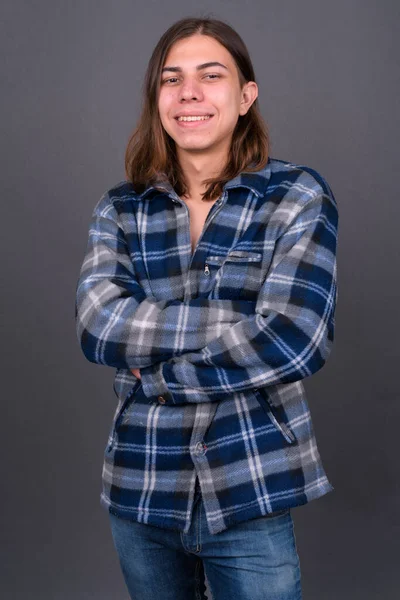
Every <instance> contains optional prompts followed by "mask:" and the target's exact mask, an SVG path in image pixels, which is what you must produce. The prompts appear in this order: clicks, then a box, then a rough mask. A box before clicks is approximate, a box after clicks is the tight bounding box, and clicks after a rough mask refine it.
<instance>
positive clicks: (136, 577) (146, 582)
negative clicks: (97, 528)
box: [109, 488, 302, 600]
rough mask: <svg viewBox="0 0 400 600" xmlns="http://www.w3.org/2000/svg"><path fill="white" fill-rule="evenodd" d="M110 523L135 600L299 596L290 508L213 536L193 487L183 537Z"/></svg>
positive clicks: (288, 599) (292, 599) (283, 599)
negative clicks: (192, 501)
mask: <svg viewBox="0 0 400 600" xmlns="http://www.w3.org/2000/svg"><path fill="white" fill-rule="evenodd" d="M109 517H110V523H111V531H112V536H113V540H114V545H115V548H116V550H117V554H118V558H119V562H120V565H121V570H122V573H123V576H124V579H125V583H126V586H127V588H128V590H129V594H130V597H131V598H132V599H133V600H203V599H205V600H206V599H207V598H208V597H209V596H207V595H206V592H207V593H208V592H211V597H212V600H232V598H235V599H237V600H301V598H302V594H301V582H300V561H299V557H298V554H297V548H296V541H295V534H294V523H293V521H292V516H291V513H290V509H288V510H284V511H277V512H276V513H273V514H272V515H271V516H266V517H261V518H256V519H251V520H249V521H245V522H242V523H238V524H237V525H234V526H231V527H229V528H228V529H226V530H225V531H222V532H220V533H217V534H216V535H211V534H210V533H209V531H208V528H207V522H206V515H205V511H204V505H203V500H202V496H201V493H200V492H199V491H198V488H196V495H195V506H194V509H193V519H192V522H191V525H190V530H189V532H188V533H183V532H179V531H173V530H171V529H163V528H160V527H155V526H153V525H146V524H144V523H138V522H136V521H130V520H127V519H121V518H119V517H117V516H115V515H113V514H112V513H109ZM205 581H206V583H207V590H206V586H205Z"/></svg>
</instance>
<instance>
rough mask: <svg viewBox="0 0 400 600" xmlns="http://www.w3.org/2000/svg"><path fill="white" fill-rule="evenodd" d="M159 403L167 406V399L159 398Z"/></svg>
mask: <svg viewBox="0 0 400 600" xmlns="http://www.w3.org/2000/svg"><path fill="white" fill-rule="evenodd" d="M158 401H159V403H160V404H165V403H166V399H165V398H164V396H158Z"/></svg>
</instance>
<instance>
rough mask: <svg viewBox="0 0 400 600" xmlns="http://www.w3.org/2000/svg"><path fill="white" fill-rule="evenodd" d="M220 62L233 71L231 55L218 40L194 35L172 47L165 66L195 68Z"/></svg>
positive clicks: (233, 64)
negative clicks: (211, 62) (202, 64)
mask: <svg viewBox="0 0 400 600" xmlns="http://www.w3.org/2000/svg"><path fill="white" fill-rule="evenodd" d="M210 61H218V62H221V63H222V64H224V65H225V66H226V67H228V69H229V70H232V69H233V68H234V67H235V63H234V60H233V57H232V55H231V53H230V52H229V51H228V50H227V49H226V48H225V47H224V46H223V45H222V44H220V43H219V42H218V41H217V40H215V39H214V38H212V37H209V36H206V35H198V34H196V35H193V36H191V37H189V38H185V39H182V40H178V41H177V42H175V43H174V44H173V46H171V48H170V49H169V52H168V54H167V56H166V58H165V61H164V64H163V67H164V66H166V65H167V66H171V65H172V66H175V67H182V68H188V69H190V68H195V67H196V65H197V64H200V63H205V62H210Z"/></svg>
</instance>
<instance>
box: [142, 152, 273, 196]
mask: <svg viewBox="0 0 400 600" xmlns="http://www.w3.org/2000/svg"><path fill="white" fill-rule="evenodd" d="M270 162H271V159H270V158H268V163H267V164H266V165H265V167H263V168H262V169H260V170H259V171H254V172H253V173H249V172H246V171H243V172H242V173H239V175H237V176H236V177H234V178H233V179H231V180H230V181H228V182H227V183H226V184H225V185H224V188H223V189H224V190H228V189H232V188H238V187H244V188H247V189H250V190H251V191H252V192H254V193H255V194H256V195H257V196H263V195H264V194H265V191H266V189H267V186H268V182H269V179H270V176H271V166H270ZM153 190H158V191H161V192H166V193H167V194H170V195H173V196H176V192H175V190H174V188H173V187H172V185H171V184H170V182H169V181H168V180H166V179H165V178H162V177H160V179H159V180H157V181H155V182H154V183H152V184H151V185H149V186H147V187H146V189H145V190H143V192H141V193H140V194H136V195H135V199H136V200H142V199H143V198H145V196H147V195H148V194H149V193H150V192H152V191H153Z"/></svg>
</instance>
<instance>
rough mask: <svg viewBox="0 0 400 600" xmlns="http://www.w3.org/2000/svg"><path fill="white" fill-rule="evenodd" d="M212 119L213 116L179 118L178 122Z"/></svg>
mask: <svg viewBox="0 0 400 600" xmlns="http://www.w3.org/2000/svg"><path fill="white" fill-rule="evenodd" d="M211 117H212V115H200V116H198V117H196V116H191V117H178V118H177V120H178V121H206V120H207V119H210V118H211Z"/></svg>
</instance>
